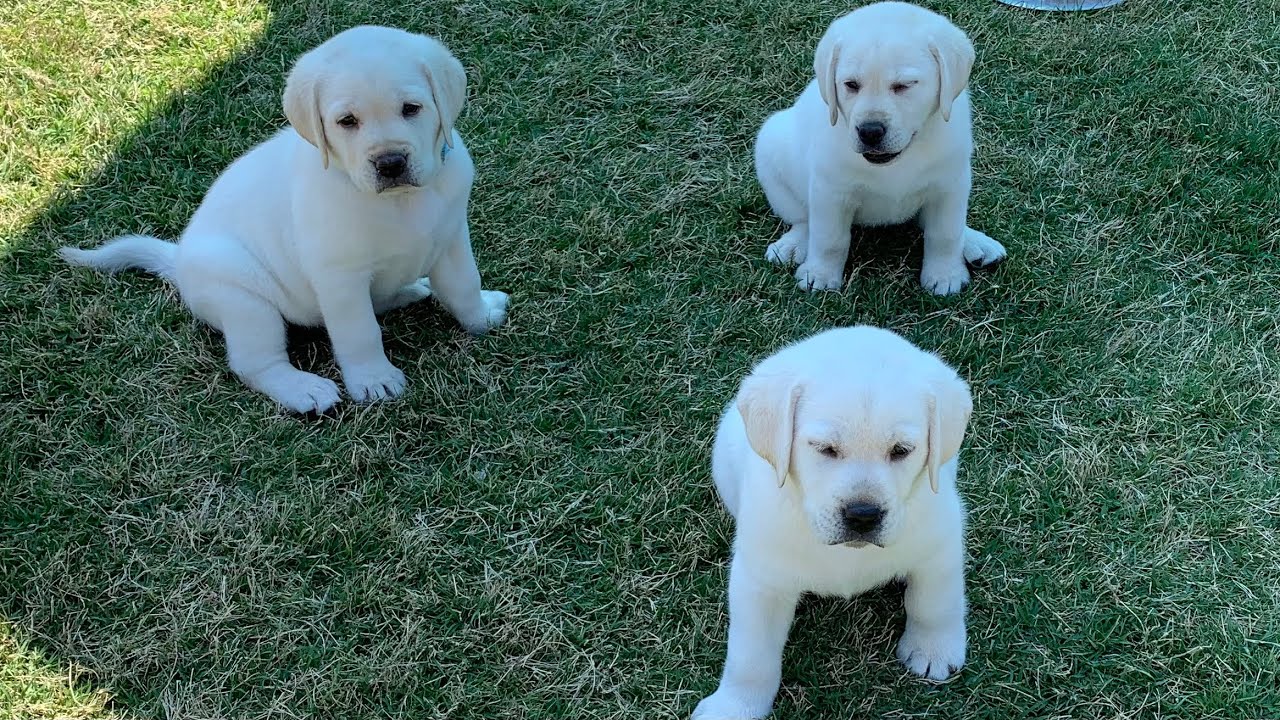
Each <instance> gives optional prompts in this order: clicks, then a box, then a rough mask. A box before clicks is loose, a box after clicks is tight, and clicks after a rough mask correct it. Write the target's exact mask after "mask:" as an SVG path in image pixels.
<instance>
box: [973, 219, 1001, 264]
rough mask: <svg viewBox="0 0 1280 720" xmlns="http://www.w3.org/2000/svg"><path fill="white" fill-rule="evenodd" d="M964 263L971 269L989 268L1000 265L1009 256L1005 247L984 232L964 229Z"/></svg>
mask: <svg viewBox="0 0 1280 720" xmlns="http://www.w3.org/2000/svg"><path fill="white" fill-rule="evenodd" d="M963 244H964V250H963V252H964V261H965V262H966V263H968V264H969V266H970V267H976V268H989V267H994V266H996V265H999V264H1000V263H1001V262H1003V261H1004V259H1005V256H1006V255H1007V254H1008V253H1007V252H1006V251H1005V249H1004V246H1003V245H1001V244H1000V243H998V242H996V241H995V240H993V239H992V238H991V236H989V235H987V234H986V233H984V232H979V231H977V230H974V229H973V228H971V227H966V228H965V229H964V240H963Z"/></svg>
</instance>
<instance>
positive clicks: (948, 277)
mask: <svg viewBox="0 0 1280 720" xmlns="http://www.w3.org/2000/svg"><path fill="white" fill-rule="evenodd" d="M920 284H921V285H923V286H924V289H925V290H928V291H929V292H931V293H933V294H934V295H954V294H956V293H958V292H960V291H961V290H963V289H964V286H965V285H968V284H969V268H967V267H965V266H964V263H963V262H954V263H953V262H941V263H937V262H935V263H931V262H929V261H928V260H925V263H924V267H923V268H922V269H921V270H920Z"/></svg>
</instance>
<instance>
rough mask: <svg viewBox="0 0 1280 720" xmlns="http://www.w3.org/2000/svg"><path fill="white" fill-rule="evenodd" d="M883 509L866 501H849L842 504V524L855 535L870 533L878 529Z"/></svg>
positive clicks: (882, 517) (882, 516)
mask: <svg viewBox="0 0 1280 720" xmlns="http://www.w3.org/2000/svg"><path fill="white" fill-rule="evenodd" d="M882 519H884V510H881V509H880V508H878V507H876V506H875V505H869V504H867V503H849V504H848V505H845V506H844V526H845V527H846V528H848V529H849V532H851V533H854V534H855V535H870V534H872V533H874V532H875V531H876V530H878V529H880V521H881V520H882Z"/></svg>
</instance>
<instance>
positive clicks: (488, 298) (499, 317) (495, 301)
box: [467, 290, 511, 335]
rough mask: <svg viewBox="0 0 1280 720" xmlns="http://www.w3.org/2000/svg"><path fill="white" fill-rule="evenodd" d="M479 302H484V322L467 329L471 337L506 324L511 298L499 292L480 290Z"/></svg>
mask: <svg viewBox="0 0 1280 720" xmlns="http://www.w3.org/2000/svg"><path fill="white" fill-rule="evenodd" d="M480 300H481V301H483V302H484V321H483V322H481V323H478V324H475V325H472V326H470V327H468V328H467V332H469V333H471V334H472V335H483V334H485V333H487V332H489V331H490V330H492V329H494V328H496V327H498V326H499V325H501V324H502V323H504V322H506V321H507V306H508V305H510V304H511V296H510V295H507V294H506V293H504V292H501V291H499V290H481V291H480Z"/></svg>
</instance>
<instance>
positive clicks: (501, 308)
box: [61, 26, 507, 412]
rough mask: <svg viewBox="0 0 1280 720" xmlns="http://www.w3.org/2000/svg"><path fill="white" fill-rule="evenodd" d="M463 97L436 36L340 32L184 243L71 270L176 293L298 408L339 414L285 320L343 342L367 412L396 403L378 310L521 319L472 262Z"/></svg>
mask: <svg viewBox="0 0 1280 720" xmlns="http://www.w3.org/2000/svg"><path fill="white" fill-rule="evenodd" d="M465 99H466V74H465V72H464V71H463V68H462V64H461V63H459V62H458V61H457V59H456V58H454V57H453V56H452V55H450V54H449V51H448V50H447V49H446V48H445V47H444V45H442V44H440V43H439V42H438V41H436V40H435V39H433V38H430V37H426V36H423V35H414V34H411V33H408V32H404V31H403V30H395V29H392V28H384V27H373V26H363V27H357V28H352V29H350V30H347V31H345V32H342V33H339V34H338V35H336V36H334V37H333V38H331V39H329V40H328V41H326V42H325V43H323V44H321V45H320V46H319V47H317V48H315V49H314V50H312V51H311V52H309V53H307V54H306V55H303V56H302V58H300V59H299V60H298V62H297V64H296V65H295V66H294V68H293V71H292V72H291V73H290V75H289V79H288V83H287V86H286V88H285V94H284V110H285V115H286V116H287V117H288V119H289V122H290V124H291V125H292V127H291V128H286V129H284V130H282V131H280V132H279V133H277V134H276V135H275V136H274V137H273V138H271V139H270V140H268V141H266V142H264V143H262V144H261V145H259V146H257V147H255V148H254V149H252V150H250V151H249V152H248V153H247V154H245V155H244V156H242V157H241V158H240V159H238V160H236V161H235V162H234V163H232V164H231V166H230V167H228V168H227V169H226V171H224V172H223V173H222V175H221V176H220V177H219V178H218V179H217V180H216V181H215V182H214V183H213V186H212V187H211V188H209V192H208V194H207V195H206V196H205V198H204V201H203V202H202V203H201V205H200V207H199V208H198V209H197V210H196V212H195V215H194V216H193V217H192V218H191V222H190V224H188V226H187V229H186V230H185V231H184V232H183V234H182V239H181V241H180V242H179V243H177V244H176V245H175V244H173V243H169V242H165V241H163V240H159V239H157V238H153V237H144V236H138V235H133V236H127V237H122V238H119V239H116V240H113V241H111V242H109V243H107V244H106V245H104V246H103V247H101V248H98V249H96V250H78V249H75V248H63V249H62V251H61V252H62V256H63V258H65V259H66V260H67V261H68V262H70V263H73V264H77V265H87V266H90V267H94V268H97V269H99V270H104V271H108V272H116V271H119V270H124V269H127V268H143V269H145V270H149V271H151V272H153V273H156V274H157V275H160V276H161V277H163V278H165V279H167V280H169V281H171V282H173V283H174V284H175V285H176V286H177V288H178V292H179V293H180V294H181V295H182V299H183V301H184V302H185V303H186V304H187V306H189V307H190V308H191V311H192V312H193V313H194V314H195V315H196V317H198V318H200V319H201V320H204V321H205V322H207V323H209V324H210V325H212V326H213V327H215V328H217V329H218V330H220V331H221V332H222V334H223V336H224V337H225V338H226V342H227V360H228V362H229V364H230V366H231V370H232V371H233V372H234V373H235V374H236V375H238V376H239V377H240V379H241V380H243V381H244V382H245V384H246V385H248V386H249V387H251V388H253V389H255V390H258V391H259V392H262V393H265V394H266V395H269V396H270V397H272V398H273V399H275V400H276V401H277V402H279V403H280V404H281V405H283V406H285V407H286V408H288V409H290V410H292V411H295V412H324V411H326V410H328V409H329V408H331V407H333V405H334V404H335V403H337V402H338V401H339V397H340V396H339V393H338V386H337V385H336V384H334V383H333V382H332V381H331V380H328V379H326V378H322V377H320V376H318V375H314V374H312V373H309V372H304V371H302V370H299V369H298V368H295V367H293V366H292V365H291V364H290V363H289V357H288V355H287V354H286V352H285V321H288V322H291V323H295V324H298V325H311V326H317V325H324V326H325V328H327V329H328V331H329V337H330V339H331V340H332V342H333V352H334V356H335V358H336V359H337V362H338V366H339V368H340V369H341V370H342V379H343V382H344V383H345V385H346V388H347V393H348V394H350V395H351V397H352V398H354V399H355V400H357V401H371V400H380V399H383V398H391V397H396V396H398V395H400V393H402V392H403V391H404V387H405V377H404V373H403V372H401V371H400V370H399V368H397V367H395V366H394V365H392V364H391V362H390V361H389V360H387V356H386V354H385V352H384V351H383V347H382V330H381V328H380V327H379V325H378V321H377V318H376V317H375V315H376V314H377V313H381V312H385V311H387V310H391V309H393V308H398V307H402V306H404V305H407V304H409V303H412V302H416V301H418V300H422V299H423V298H426V297H428V296H430V295H431V294H433V293H434V294H435V296H436V297H437V298H438V299H439V300H440V302H441V303H442V304H443V305H444V306H445V307H446V308H447V309H448V310H449V311H450V312H451V313H453V315H454V317H456V318H457V319H458V321H459V322H460V323H461V324H462V326H463V327H464V328H465V329H466V330H467V331H468V332H471V333H475V334H481V333H485V332H487V331H489V330H490V329H492V328H494V327H497V326H498V325H501V324H502V322H503V321H504V319H505V318H506V314H507V295H506V294H505V293H501V292H496V291H482V290H481V289H480V273H479V271H478V270H477V269H476V262H475V257H474V256H473V255H472V251H471V238H470V235H469V233H468V225H467V202H468V199H469V197H470V193H471V182H472V178H473V176H474V174H475V168H474V165H473V164H472V162H471V157H470V155H468V154H467V149H466V147H465V146H464V145H463V144H462V138H461V137H459V136H458V133H457V132H455V131H454V129H453V124H454V122H455V121H456V120H457V118H458V114H459V113H460V112H461V110H462V105H463V102H464V101H465ZM424 276H425V277H424Z"/></svg>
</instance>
